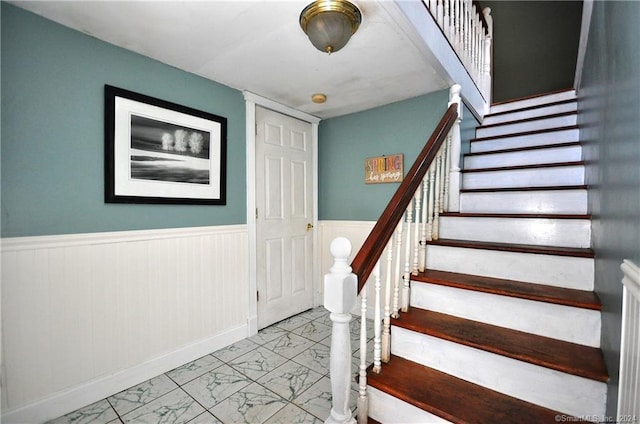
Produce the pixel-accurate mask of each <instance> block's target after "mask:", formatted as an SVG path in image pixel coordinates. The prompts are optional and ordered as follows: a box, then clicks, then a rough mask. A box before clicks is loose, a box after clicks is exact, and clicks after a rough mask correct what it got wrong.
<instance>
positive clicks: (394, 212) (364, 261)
mask: <svg viewBox="0 0 640 424" xmlns="http://www.w3.org/2000/svg"><path fill="white" fill-rule="evenodd" d="M457 118H458V105H457V104H456V103H453V104H452V105H451V106H449V108H448V109H447V111H446V112H445V114H444V115H443V116H442V119H441V120H440V122H439V123H438V125H437V126H436V129H435V130H434V131H433V133H432V134H431V137H429V140H428V141H427V144H425V146H424V147H423V148H422V151H421V152H420V154H419V155H418V158H417V159H416V161H415V162H414V163H413V165H412V166H411V169H410V170H409V172H408V173H407V175H406V176H405V177H404V179H403V180H402V183H400V187H398V190H396V192H395V194H394V195H393V197H392V198H391V200H390V201H389V203H388V204H387V207H386V208H385V210H384V211H383V212H382V214H381V215H380V218H379V219H378V221H377V222H376V224H375V225H374V227H373V229H372V230H371V233H369V236H368V237H367V239H366V240H365V242H364V244H363V245H362V247H361V248H360V250H359V251H358V253H357V254H356V256H355V258H354V259H353V262H352V263H351V268H352V269H353V271H352V272H353V273H354V274H356V275H357V276H358V293H360V290H362V287H364V285H365V283H366V282H367V279H368V278H369V275H371V272H372V271H373V268H374V267H375V264H376V262H378V259H380V255H382V252H383V250H384V248H385V247H386V246H387V243H388V241H389V239H390V238H391V236H392V235H393V232H394V231H395V229H396V226H397V225H398V223H399V222H400V219H402V215H403V214H404V211H405V209H407V206H408V205H409V202H411V199H412V198H413V196H414V195H415V192H416V190H417V189H418V187H419V186H420V183H421V182H422V179H423V178H424V176H425V174H426V173H427V170H428V169H429V166H430V165H431V162H433V160H434V159H435V157H436V155H437V153H438V150H439V149H440V146H441V145H442V143H443V141H444V140H445V139H446V137H447V134H449V131H450V130H451V127H452V126H453V124H454V123H455V121H456V119H457Z"/></svg>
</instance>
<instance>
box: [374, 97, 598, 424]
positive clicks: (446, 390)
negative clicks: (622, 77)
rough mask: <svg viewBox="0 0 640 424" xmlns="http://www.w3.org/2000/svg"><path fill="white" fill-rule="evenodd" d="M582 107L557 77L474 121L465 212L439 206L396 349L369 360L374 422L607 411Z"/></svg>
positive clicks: (398, 323) (529, 418)
mask: <svg viewBox="0 0 640 424" xmlns="http://www.w3.org/2000/svg"><path fill="white" fill-rule="evenodd" d="M576 116H577V113H576V99H575V93H574V92H573V91H564V92H559V93H554V94H549V95H544V96H539V97H535V98H528V99H524V100H519V101H515V102H510V103H504V104H500V105H496V106H493V107H492V108H491V113H490V114H489V115H487V116H486V118H485V120H484V123H483V125H482V126H480V127H478V128H477V131H476V138H475V139H473V140H472V141H471V152H470V153H469V154H467V155H465V157H464V166H463V176H462V190H461V197H460V213H445V214H444V215H443V216H442V217H441V223H440V237H439V239H438V240H435V241H430V242H428V246H427V270H426V271H425V272H422V273H420V274H419V275H417V276H413V277H412V280H411V297H410V305H411V307H410V309H409V312H407V313H402V314H401V315H400V318H399V319H395V320H393V321H392V329H391V353H392V357H391V360H390V362H389V363H388V364H385V365H384V366H383V367H382V371H381V372H380V373H379V374H375V373H373V372H369V373H368V393H369V417H370V419H371V421H372V422H375V421H377V422H382V423H439V422H463V423H494V422H495V423H515V422H517V423H546V422H550V423H552V422H564V421H570V420H571V418H572V417H580V418H581V419H582V420H586V419H589V420H596V419H597V417H604V415H605V402H606V392H607V380H608V376H607V371H606V369H605V366H604V361H603V357H602V353H601V351H600V349H599V347H600V302H599V300H598V297H597V296H596V295H595V293H594V292H593V285H594V254H593V251H592V250H591V249H590V248H589V247H590V220H589V216H588V215H587V190H586V187H585V186H584V163H583V162H582V161H581V146H580V142H579V139H578V128H577V126H576ZM570 416H572V417H570Z"/></svg>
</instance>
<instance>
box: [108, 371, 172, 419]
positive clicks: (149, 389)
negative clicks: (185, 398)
mask: <svg viewBox="0 0 640 424" xmlns="http://www.w3.org/2000/svg"><path fill="white" fill-rule="evenodd" d="M177 387H178V385H177V384H176V383H174V382H173V381H172V380H171V379H170V378H169V377H167V376H166V375H164V374H162V375H159V376H158V377H155V378H152V379H151V380H147V381H145V382H144V383H140V384H138V385H136V386H133V387H131V388H129V389H127V390H124V391H122V392H120V393H117V394H115V395H113V396H111V397H109V398H108V400H109V403H110V404H111V405H112V406H113V409H115V410H116V412H117V413H118V414H119V415H120V416H123V415H125V414H126V413H128V412H131V411H133V410H134V409H137V408H140V407H141V406H144V405H146V404H147V403H149V402H151V401H153V400H155V399H157V398H159V397H160V396H162V395H164V394H167V393H169V392H170V391H172V390H174V389H176V388H177Z"/></svg>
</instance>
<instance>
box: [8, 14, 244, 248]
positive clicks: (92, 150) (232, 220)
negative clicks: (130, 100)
mask: <svg viewBox="0 0 640 424" xmlns="http://www.w3.org/2000/svg"><path fill="white" fill-rule="evenodd" d="M0 4H1V6H0V7H1V8H2V9H1V13H2V26H1V30H2V35H1V36H2V38H1V42H2V59H1V60H2V62H1V63H2V70H1V72H2V87H1V89H2V105H1V107H2V122H1V125H2V127H1V137H2V138H1V143H2V144H1V156H2V160H1V170H2V174H1V178H2V187H1V190H2V191H1V193H2V198H1V202H2V205H1V207H2V236H3V237H15V236H35V235H48V234H69V233H86V232H102V231H117V230H138V229H154V228H176V227H193V226H207V225H225V224H242V223H245V222H246V166H245V109H244V108H245V103H244V99H243V97H242V93H241V92H239V91H237V90H234V89H231V88H229V87H226V86H223V85H220V84H217V83H215V82H212V81H210V80H207V79H204V78H201V77H198V76H195V75H193V74H190V73H187V72H183V71H180V70H178V69H176V68H173V67H170V66H167V65H164V64H161V63H160V62H157V61H154V60H152V59H149V58H146V57H144V56H141V55H138V54H135V53H132V52H129V51H127V50H124V49H121V48H118V47H115V46H113V45H111V44H108V43H105V42H102V41H99V40H97V39H95V38H92V37H89V36H86V35H84V34H81V33H79V32H77V31H73V30H70V29H68V28H66V27H63V26H61V25H58V24H56V23H54V22H52V21H49V20H45V19H43V18H41V17H39V16H37V15H35V14H32V13H30V12H26V11H24V10H22V9H19V8H16V7H14V6H12V5H9V4H7V3H4V2H2V3H0ZM104 84H110V85H114V86H116V87H120V88H124V89H127V90H131V91H135V92H138V93H142V94H146V95H149V96H152V97H156V98H160V99H163V100H167V101H170V102H174V103H178V104H181V105H185V106H189V107H192V108H195V109H200V110H203V111H206V112H210V113H214V114H216V115H220V116H224V117H226V118H227V119H228V136H227V143H228V144H227V205H226V206H200V205H195V206H194V205H128V204H124V205H123V204H105V203H104V176H103V175H104V166H103V161H104V106H103V103H104Z"/></svg>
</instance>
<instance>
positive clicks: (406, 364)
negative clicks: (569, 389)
mask: <svg viewBox="0 0 640 424" xmlns="http://www.w3.org/2000/svg"><path fill="white" fill-rule="evenodd" d="M367 383H368V384H369V385H371V386H372V387H375V388H376V389H378V390H381V391H383V392H385V393H388V394H390V395H392V396H395V397H397V398H399V399H401V400H403V401H405V402H408V403H410V404H412V405H414V406H416V407H418V408H420V409H422V410H424V411H427V412H429V413H431V414H434V415H437V416H440V417H442V418H444V419H446V420H448V421H451V422H454V423H468V424H471V423H477V424H484V423H515V422H517V423H521V424H527V423H531V424H539V423H540V424H541V423H555V422H557V420H556V417H557V416H558V415H559V414H560V413H559V412H556V411H553V410H551V409H547V408H543V407H540V406H537V405H533V404H531V403H529V402H525V401H522V400H519V399H516V398H513V397H510V396H507V395H504V394H502V393H498V392H496V391H493V390H490V389H487V388H485V387H482V386H479V385H477V384H474V383H470V382H468V381H465V380H462V379H459V378H456V377H453V376H451V375H448V374H446V373H443V372H441V371H437V370H434V369H432V368H429V367H426V366H424V365H420V364H418V363H415V362H412V361H409V360H407V359H404V358H401V357H399V356H394V355H392V356H391V360H390V361H389V363H388V364H385V365H384V366H383V367H382V371H381V372H380V374H375V373H373V372H369V373H368V377H367ZM563 416H564V415H563Z"/></svg>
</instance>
